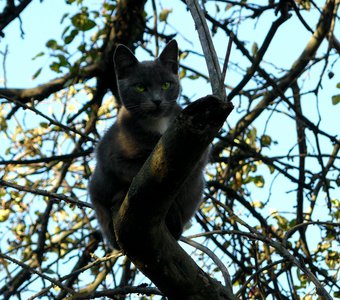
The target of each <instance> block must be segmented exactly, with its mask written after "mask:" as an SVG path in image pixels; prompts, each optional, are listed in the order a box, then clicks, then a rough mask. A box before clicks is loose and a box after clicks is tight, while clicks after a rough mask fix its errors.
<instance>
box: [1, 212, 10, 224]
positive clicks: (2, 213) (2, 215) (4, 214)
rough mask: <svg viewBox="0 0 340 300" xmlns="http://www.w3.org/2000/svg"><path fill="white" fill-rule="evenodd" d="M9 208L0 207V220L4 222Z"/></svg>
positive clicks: (7, 216)
mask: <svg viewBox="0 0 340 300" xmlns="http://www.w3.org/2000/svg"><path fill="white" fill-rule="evenodd" d="M10 212H11V211H10V210H9V209H0V222H5V221H6V220H7V219H8V218H9V214H10Z"/></svg>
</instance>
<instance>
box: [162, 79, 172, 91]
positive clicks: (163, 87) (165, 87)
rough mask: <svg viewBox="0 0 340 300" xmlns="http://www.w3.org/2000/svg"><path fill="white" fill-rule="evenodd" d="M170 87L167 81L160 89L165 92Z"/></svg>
mask: <svg viewBox="0 0 340 300" xmlns="http://www.w3.org/2000/svg"><path fill="white" fill-rule="evenodd" d="M170 85H171V84H170V82H169V81H167V82H164V83H163V84H162V89H163V90H165V91H166V90H168V89H169V87H170Z"/></svg>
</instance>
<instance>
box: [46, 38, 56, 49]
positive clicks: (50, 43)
mask: <svg viewBox="0 0 340 300" xmlns="http://www.w3.org/2000/svg"><path fill="white" fill-rule="evenodd" d="M46 47H47V48H50V49H52V50H56V49H57V48H58V44H57V41H56V40H53V39H52V40H49V41H47V42H46Z"/></svg>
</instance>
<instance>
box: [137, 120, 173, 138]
mask: <svg viewBox="0 0 340 300" xmlns="http://www.w3.org/2000/svg"><path fill="white" fill-rule="evenodd" d="M169 125H170V118H169V117H163V118H150V119H147V120H143V127H144V128H145V129H147V130H150V131H153V132H159V133H160V134H163V133H164V132H165V131H166V130H167V129H168V127H169Z"/></svg>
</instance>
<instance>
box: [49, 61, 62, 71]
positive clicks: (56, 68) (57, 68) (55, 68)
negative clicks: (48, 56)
mask: <svg viewBox="0 0 340 300" xmlns="http://www.w3.org/2000/svg"><path fill="white" fill-rule="evenodd" d="M50 69H51V70H52V71H54V72H57V73H60V72H61V71H60V64H58V63H57V62H53V63H52V64H50Z"/></svg>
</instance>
